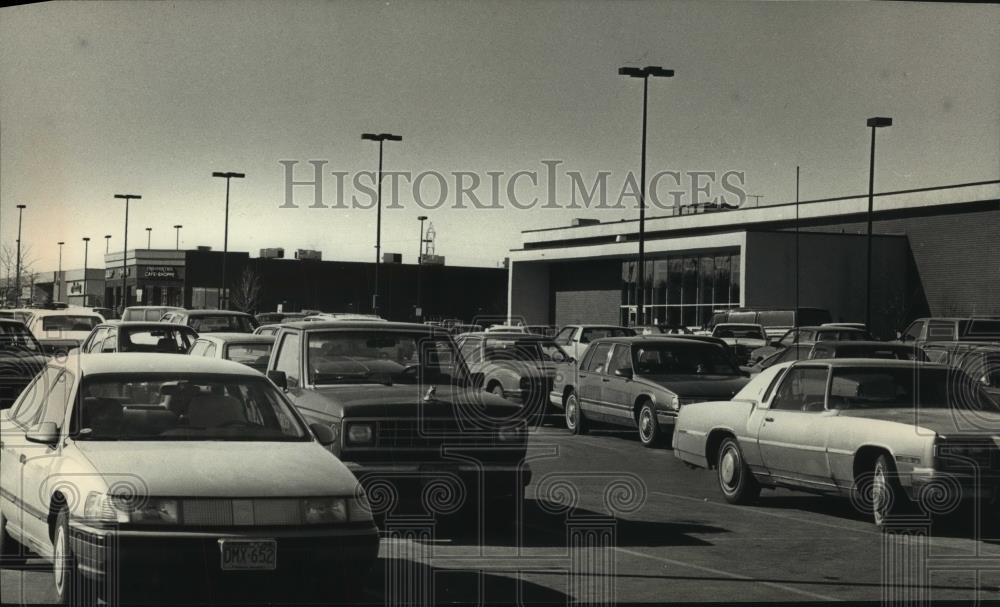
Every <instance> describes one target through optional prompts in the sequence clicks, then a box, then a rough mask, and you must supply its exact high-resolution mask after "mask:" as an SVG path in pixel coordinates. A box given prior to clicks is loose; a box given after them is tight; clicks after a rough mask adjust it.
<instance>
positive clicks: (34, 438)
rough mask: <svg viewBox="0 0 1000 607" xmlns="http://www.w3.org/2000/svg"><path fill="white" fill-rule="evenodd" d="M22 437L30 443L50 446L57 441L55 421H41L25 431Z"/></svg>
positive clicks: (57, 430)
mask: <svg viewBox="0 0 1000 607" xmlns="http://www.w3.org/2000/svg"><path fill="white" fill-rule="evenodd" d="M24 438H25V439H27V440H28V442H30V443H38V444H41V445H49V446H52V445H55V444H56V443H58V442H59V428H57V427H56V424H55V422H42V423H40V424H35V425H34V426H32V427H31V428H30V429H29V430H28V431H27V432H25V434H24Z"/></svg>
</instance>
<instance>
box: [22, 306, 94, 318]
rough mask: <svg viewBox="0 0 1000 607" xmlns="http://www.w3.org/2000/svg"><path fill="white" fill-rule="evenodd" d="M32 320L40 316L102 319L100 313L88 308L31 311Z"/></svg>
mask: <svg viewBox="0 0 1000 607" xmlns="http://www.w3.org/2000/svg"><path fill="white" fill-rule="evenodd" d="M31 313H32V314H31V315H32V318H34V317H41V316H97V317H98V318H103V316H101V314H100V312H94V311H93V310H91V309H90V308H61V309H59V310H49V309H48V308H38V309H35V310H32V311H31Z"/></svg>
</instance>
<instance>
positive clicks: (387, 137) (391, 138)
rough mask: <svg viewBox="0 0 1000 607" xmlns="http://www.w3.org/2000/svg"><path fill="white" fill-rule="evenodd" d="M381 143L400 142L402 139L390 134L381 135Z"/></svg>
mask: <svg viewBox="0 0 1000 607" xmlns="http://www.w3.org/2000/svg"><path fill="white" fill-rule="evenodd" d="M379 136H380V137H381V138H382V140H383V141H402V140H403V137H402V136H400V135H393V134H392V133H382V134H381V135H379Z"/></svg>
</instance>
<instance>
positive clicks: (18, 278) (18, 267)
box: [14, 204, 28, 308]
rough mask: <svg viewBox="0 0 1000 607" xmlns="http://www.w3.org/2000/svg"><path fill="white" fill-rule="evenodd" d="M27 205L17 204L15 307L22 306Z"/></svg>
mask: <svg viewBox="0 0 1000 607" xmlns="http://www.w3.org/2000/svg"><path fill="white" fill-rule="evenodd" d="M26 208H28V207H27V205H23V204H19V205H17V262H16V263H15V264H14V307H15V308H20V307H21V216H22V214H23V213H24V209H26Z"/></svg>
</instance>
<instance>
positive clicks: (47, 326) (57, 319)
mask: <svg viewBox="0 0 1000 607" xmlns="http://www.w3.org/2000/svg"><path fill="white" fill-rule="evenodd" d="M99 324H101V319H100V317H98V316H69V315H67V316H63V315H58V316H43V317H42V330H43V331H90V330H91V329H93V328H94V327H96V326H97V325H99Z"/></svg>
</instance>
